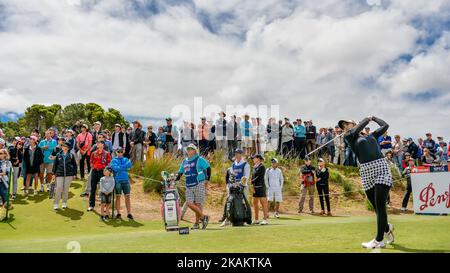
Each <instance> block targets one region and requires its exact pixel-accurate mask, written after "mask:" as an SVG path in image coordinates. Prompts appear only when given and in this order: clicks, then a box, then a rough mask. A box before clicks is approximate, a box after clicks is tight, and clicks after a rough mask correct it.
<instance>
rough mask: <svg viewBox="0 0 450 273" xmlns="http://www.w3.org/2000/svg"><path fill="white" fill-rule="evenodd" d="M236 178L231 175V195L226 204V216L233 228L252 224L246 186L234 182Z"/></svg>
mask: <svg viewBox="0 0 450 273" xmlns="http://www.w3.org/2000/svg"><path fill="white" fill-rule="evenodd" d="M234 181H235V179H234V176H233V175H230V182H231V186H230V195H229V197H228V199H227V204H226V216H227V219H228V221H230V222H231V224H232V225H233V226H243V225H244V223H247V224H248V225H250V224H251V223H252V209H251V206H250V203H249V202H248V200H247V198H246V197H245V194H244V185H242V184H241V183H240V182H234Z"/></svg>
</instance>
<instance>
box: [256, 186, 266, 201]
mask: <svg viewBox="0 0 450 273" xmlns="http://www.w3.org/2000/svg"><path fill="white" fill-rule="evenodd" d="M254 189H255V192H254V193H253V197H258V198H261V197H266V196H267V193H266V187H258V188H254Z"/></svg>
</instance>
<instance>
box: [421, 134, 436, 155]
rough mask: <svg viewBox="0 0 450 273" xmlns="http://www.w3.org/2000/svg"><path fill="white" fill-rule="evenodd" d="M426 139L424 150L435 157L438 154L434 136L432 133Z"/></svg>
mask: <svg viewBox="0 0 450 273" xmlns="http://www.w3.org/2000/svg"><path fill="white" fill-rule="evenodd" d="M426 137H427V138H426V139H425V140H424V141H423V145H422V146H423V148H424V149H425V148H427V149H428V151H429V153H430V154H432V155H435V153H436V142H435V141H434V140H433V135H432V134H431V133H427V134H426Z"/></svg>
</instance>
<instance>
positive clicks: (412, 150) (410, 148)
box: [408, 138, 419, 159]
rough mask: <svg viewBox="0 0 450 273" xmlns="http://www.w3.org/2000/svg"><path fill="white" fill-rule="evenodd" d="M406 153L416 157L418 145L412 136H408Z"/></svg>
mask: <svg viewBox="0 0 450 273" xmlns="http://www.w3.org/2000/svg"><path fill="white" fill-rule="evenodd" d="M408 153H409V154H410V155H411V157H412V158H413V159H417V158H418V153H419V146H417V144H416V143H414V140H413V139H412V138H408Z"/></svg>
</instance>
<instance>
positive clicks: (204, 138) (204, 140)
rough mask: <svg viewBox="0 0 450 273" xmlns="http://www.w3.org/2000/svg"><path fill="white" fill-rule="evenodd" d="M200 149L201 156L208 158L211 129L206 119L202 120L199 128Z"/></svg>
mask: <svg viewBox="0 0 450 273" xmlns="http://www.w3.org/2000/svg"><path fill="white" fill-rule="evenodd" d="M197 130H198V133H197V137H198V147H199V148H200V154H201V155H202V156H206V155H207V154H208V143H209V132H210V130H209V128H208V124H207V123H206V117H202V118H201V122H200V124H199V125H198V126H197Z"/></svg>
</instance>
